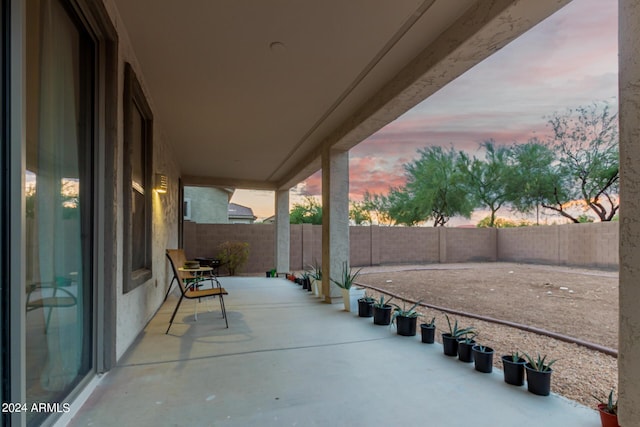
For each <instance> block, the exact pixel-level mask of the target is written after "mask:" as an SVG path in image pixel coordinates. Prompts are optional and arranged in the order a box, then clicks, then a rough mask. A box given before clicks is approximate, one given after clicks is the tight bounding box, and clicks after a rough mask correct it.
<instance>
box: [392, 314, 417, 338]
mask: <svg viewBox="0 0 640 427" xmlns="http://www.w3.org/2000/svg"><path fill="white" fill-rule="evenodd" d="M417 324H418V318H417V317H406V316H396V332H397V333H398V335H402V336H405V337H413V336H415V335H416V325H417Z"/></svg>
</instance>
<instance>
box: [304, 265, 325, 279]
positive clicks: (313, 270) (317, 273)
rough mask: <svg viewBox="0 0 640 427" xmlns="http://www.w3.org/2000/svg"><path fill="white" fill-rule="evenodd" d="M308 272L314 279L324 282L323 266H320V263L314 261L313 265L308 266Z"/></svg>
mask: <svg viewBox="0 0 640 427" xmlns="http://www.w3.org/2000/svg"><path fill="white" fill-rule="evenodd" d="M307 271H308V272H309V276H310V277H311V278H312V279H315V280H317V281H320V280H322V265H321V264H318V261H313V265H309V266H307Z"/></svg>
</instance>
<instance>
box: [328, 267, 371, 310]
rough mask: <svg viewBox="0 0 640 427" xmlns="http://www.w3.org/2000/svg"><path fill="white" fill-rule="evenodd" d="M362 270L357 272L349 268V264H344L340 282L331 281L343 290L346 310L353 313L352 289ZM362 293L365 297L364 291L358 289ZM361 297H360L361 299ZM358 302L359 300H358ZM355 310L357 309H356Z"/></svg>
mask: <svg viewBox="0 0 640 427" xmlns="http://www.w3.org/2000/svg"><path fill="white" fill-rule="evenodd" d="M360 270H362V269H358V270H356V271H355V272H354V271H353V269H352V268H347V263H346V262H344V263H343V265H342V276H341V277H340V279H339V280H334V279H331V281H332V282H333V283H335V284H336V286H338V287H339V288H340V289H341V290H342V300H343V301H344V310H345V311H351V297H352V292H351V290H352V287H353V284H354V283H355V281H356V279H357V278H358V275H359V274H360ZM358 290H359V291H362V295H364V289H358ZM359 297H360V296H358V298H359ZM356 301H357V298H356ZM354 308H355V307H354Z"/></svg>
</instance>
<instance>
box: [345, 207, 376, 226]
mask: <svg viewBox="0 0 640 427" xmlns="http://www.w3.org/2000/svg"><path fill="white" fill-rule="evenodd" d="M349 219H350V220H351V221H353V223H354V224H355V225H365V224H371V214H370V213H369V211H368V210H367V208H366V205H365V203H364V202H351V208H350V209H349Z"/></svg>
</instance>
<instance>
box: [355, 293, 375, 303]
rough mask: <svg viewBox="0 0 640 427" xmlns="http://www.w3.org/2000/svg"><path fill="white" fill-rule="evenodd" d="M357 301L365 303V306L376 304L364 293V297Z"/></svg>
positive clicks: (373, 299)
mask: <svg viewBox="0 0 640 427" xmlns="http://www.w3.org/2000/svg"><path fill="white" fill-rule="evenodd" d="M358 301H363V302H366V303H367V304H373V303H375V302H376V299H375V298H374V297H372V296H371V295H369V294H368V293H367V292H365V293H364V296H363V297H362V298H360V299H359V300H358Z"/></svg>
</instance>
